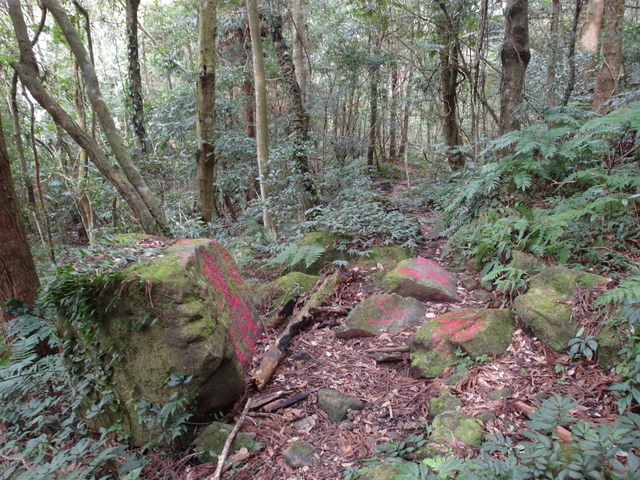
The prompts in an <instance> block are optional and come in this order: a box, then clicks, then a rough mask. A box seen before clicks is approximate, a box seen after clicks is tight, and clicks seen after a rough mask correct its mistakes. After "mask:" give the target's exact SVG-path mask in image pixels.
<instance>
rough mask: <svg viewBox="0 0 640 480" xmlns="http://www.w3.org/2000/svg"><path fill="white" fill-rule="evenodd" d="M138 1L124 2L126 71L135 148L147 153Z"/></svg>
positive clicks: (128, 0) (129, 0)
mask: <svg viewBox="0 0 640 480" xmlns="http://www.w3.org/2000/svg"><path fill="white" fill-rule="evenodd" d="M139 6H140V0H126V14H127V15H126V16H127V60H128V63H127V69H128V74H129V119H130V121H131V127H132V130H133V142H134V145H135V146H136V148H137V149H138V150H139V151H140V152H142V153H146V152H147V132H146V130H145V126H144V107H143V101H142V77H141V75H140V59H139V55H138V51H139V49H138V7H139Z"/></svg>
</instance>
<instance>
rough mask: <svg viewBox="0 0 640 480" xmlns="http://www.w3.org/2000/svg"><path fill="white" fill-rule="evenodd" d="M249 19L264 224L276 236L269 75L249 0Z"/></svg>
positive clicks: (253, 2) (254, 9)
mask: <svg viewBox="0 0 640 480" xmlns="http://www.w3.org/2000/svg"><path fill="white" fill-rule="evenodd" d="M247 18H248V19H249V32H250V34H251V52H252V57H253V80H254V82H253V84H254V89H255V96H256V146H257V154H258V178H259V180H260V196H261V197H262V220H263V222H264V228H265V230H266V231H267V234H268V235H271V236H272V235H274V234H275V223H274V221H273V216H272V215H271V211H270V210H269V198H270V197H271V186H270V185H269V184H268V183H267V178H268V177H269V125H268V123H267V75H266V72H265V68H264V55H263V53H262V38H261V37H260V18H259V15H258V2H257V0H247Z"/></svg>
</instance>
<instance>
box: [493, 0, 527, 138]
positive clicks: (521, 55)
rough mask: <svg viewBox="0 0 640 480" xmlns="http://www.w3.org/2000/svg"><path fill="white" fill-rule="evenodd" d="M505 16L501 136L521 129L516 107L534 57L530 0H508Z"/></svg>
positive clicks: (499, 126) (502, 52)
mask: <svg viewBox="0 0 640 480" xmlns="http://www.w3.org/2000/svg"><path fill="white" fill-rule="evenodd" d="M504 17H505V33H504V41H503V42H502V48H501V50H500V58H501V60H502V75H501V79H500V123H499V125H498V129H499V134H500V135H504V134H505V133H507V132H511V131H513V130H518V129H519V128H520V121H519V119H518V118H517V116H516V115H515V109H516V107H518V106H519V105H520V104H521V103H522V101H523V100H524V78H525V73H526V71H527V66H528V65H529V60H531V51H530V49H529V2H528V0H507V6H506V10H505V15H504Z"/></svg>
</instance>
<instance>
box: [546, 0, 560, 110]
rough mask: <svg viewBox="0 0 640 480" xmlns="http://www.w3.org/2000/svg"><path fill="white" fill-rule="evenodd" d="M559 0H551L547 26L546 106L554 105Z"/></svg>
mask: <svg viewBox="0 0 640 480" xmlns="http://www.w3.org/2000/svg"><path fill="white" fill-rule="evenodd" d="M560 7H561V6H560V0H552V13H551V26H550V28H549V37H550V41H549V52H550V55H549V64H548V65H547V106H548V107H554V106H555V105H556V67H557V64H558V36H559V30H558V27H559V25H560Z"/></svg>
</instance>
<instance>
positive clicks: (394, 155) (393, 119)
mask: <svg viewBox="0 0 640 480" xmlns="http://www.w3.org/2000/svg"><path fill="white" fill-rule="evenodd" d="M389 108H390V112H389V161H390V162H391V163H396V161H397V160H398V145H397V144H398V140H397V135H398V64H397V62H394V63H393V65H392V66H391V104H390V106H389Z"/></svg>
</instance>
